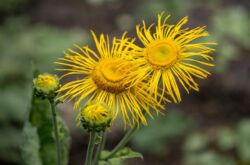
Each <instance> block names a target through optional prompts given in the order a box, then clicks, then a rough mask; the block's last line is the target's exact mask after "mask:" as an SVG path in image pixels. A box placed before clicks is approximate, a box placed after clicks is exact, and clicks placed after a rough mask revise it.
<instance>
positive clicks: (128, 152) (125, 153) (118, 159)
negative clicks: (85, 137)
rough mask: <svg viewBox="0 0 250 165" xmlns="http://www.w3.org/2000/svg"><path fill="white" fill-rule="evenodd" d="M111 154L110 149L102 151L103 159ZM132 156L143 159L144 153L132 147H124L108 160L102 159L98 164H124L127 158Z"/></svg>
mask: <svg viewBox="0 0 250 165" xmlns="http://www.w3.org/2000/svg"><path fill="white" fill-rule="evenodd" d="M109 154H110V152H109V151H106V150H104V151H102V153H101V159H102V158H104V157H106V156H108V155H109ZM131 158H141V159H143V155H142V154H141V153H139V152H135V151H133V150H132V149H130V148H123V149H121V150H120V151H118V152H117V153H116V154H115V155H114V156H113V157H112V158H110V159H108V160H101V161H99V162H98V165H122V162H123V161H124V160H126V159H131Z"/></svg>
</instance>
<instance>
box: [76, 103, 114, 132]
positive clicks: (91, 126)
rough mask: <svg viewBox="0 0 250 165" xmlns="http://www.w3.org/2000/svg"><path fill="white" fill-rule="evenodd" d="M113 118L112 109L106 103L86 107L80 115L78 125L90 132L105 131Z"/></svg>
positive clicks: (91, 104)
mask: <svg viewBox="0 0 250 165" xmlns="http://www.w3.org/2000/svg"><path fill="white" fill-rule="evenodd" d="M111 119H112V116H111V112H110V108H109V107H108V106H107V105H105V104H104V103H90V104H88V105H85V106H84V107H83V108H82V109H81V111H80V113H79V114H78V117H77V120H78V122H79V123H78V124H79V125H82V126H83V127H84V128H85V129H87V130H88V131H93V130H94V131H97V132H99V131H104V130H105V129H106V128H107V127H109V126H110V122H111Z"/></svg>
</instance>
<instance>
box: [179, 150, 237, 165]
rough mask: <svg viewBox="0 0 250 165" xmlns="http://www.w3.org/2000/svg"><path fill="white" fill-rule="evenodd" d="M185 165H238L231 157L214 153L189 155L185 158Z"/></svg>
mask: <svg viewBox="0 0 250 165" xmlns="http://www.w3.org/2000/svg"><path fill="white" fill-rule="evenodd" d="M183 165H236V163H235V161H234V160H233V159H232V158H230V157H225V156H221V155H219V154H217V153H216V152H214V151H205V152H201V153H196V154H194V153H193V154H190V153H189V154H188V155H186V157H185V158H184V161H183Z"/></svg>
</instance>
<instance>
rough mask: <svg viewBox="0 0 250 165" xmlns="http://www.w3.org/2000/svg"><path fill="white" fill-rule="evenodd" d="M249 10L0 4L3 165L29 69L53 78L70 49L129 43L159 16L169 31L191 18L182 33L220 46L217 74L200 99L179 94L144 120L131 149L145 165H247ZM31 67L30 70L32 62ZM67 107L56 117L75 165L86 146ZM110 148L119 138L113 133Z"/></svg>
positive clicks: (164, 0) (171, 3)
mask: <svg viewBox="0 0 250 165" xmlns="http://www.w3.org/2000/svg"><path fill="white" fill-rule="evenodd" d="M249 9H250V2H249V1H248V0H207V1H205V0H133V1H132V0H60V1H59V0H1V1H0V164H3V165H18V164H20V162H21V154H20V150H19V146H20V144H21V141H22V139H21V137H22V136H21V135H22V127H23V123H24V121H25V116H26V115H27V110H28V108H29V103H30V98H31V94H30V93H31V85H32V73H31V70H32V64H31V63H32V62H33V64H35V65H36V66H37V67H38V68H39V69H40V70H41V71H42V72H49V73H56V72H55V71H54V67H55V66H54V63H53V62H54V61H55V60H56V58H58V57H61V56H63V51H65V50H66V49H67V48H71V47H72V46H73V44H75V43H77V44H80V45H84V44H89V45H90V46H91V47H92V46H93V41H92V40H91V38H90V30H91V29H92V30H94V31H95V32H97V33H98V34H99V33H102V32H103V33H107V34H109V35H111V36H113V35H117V36H120V35H121V34H122V32H123V31H128V32H129V35H130V36H133V35H134V34H135V25H136V24H138V23H140V22H141V21H142V20H143V19H144V20H146V21H147V22H148V24H149V23H152V22H153V21H155V20H156V15H157V14H158V13H160V12H162V11H165V13H166V14H171V15H172V16H171V19H170V22H171V23H176V22H177V21H178V20H179V19H181V18H182V17H184V16H186V15H187V16H189V19H190V21H189V23H188V26H191V27H196V26H203V25H207V29H208V31H209V32H210V34H211V37H210V38H209V40H213V41H216V42H218V46H217V47H216V49H217V51H216V52H215V53H214V54H213V56H214V57H215V64H216V67H214V68H213V70H212V71H211V72H212V73H213V74H212V76H210V77H209V78H208V79H207V80H197V81H198V82H199V84H200V92H199V93H196V92H194V91H192V92H191V94H190V95H187V94H185V93H184V92H183V101H182V103H181V104H178V105H174V104H172V105H169V106H168V107H167V111H166V112H165V116H159V117H156V118H155V119H154V120H150V124H149V126H148V127H143V128H141V130H139V131H138V133H137V134H136V135H135V136H134V138H133V139H132V140H131V142H130V143H129V145H130V147H132V148H133V149H134V150H136V151H138V152H141V153H143V155H144V160H140V159H133V160H129V161H126V162H125V164H133V165H134V164H137V165H140V164H145V165H165V164H167V165H250V149H249V148H250V108H249V107H250V101H249V99H250V97H249V96H250V85H249V82H250V81H249V80H250V56H249V53H250V47H249V46H250V31H249V29H250V20H249V18H250V13H249ZM31 61H32V62H31ZM71 107H72V106H71V104H63V105H61V106H60V107H59V108H60V113H61V115H62V116H63V118H64V119H65V121H66V123H67V125H68V126H69V129H70V133H71V138H72V139H71V149H70V159H69V164H70V165H81V164H83V159H84V156H85V150H86V147H87V142H88V137H87V135H86V134H85V133H84V132H83V131H82V130H81V129H79V128H77V127H76V126H75V117H74V113H75V112H73V111H72V109H71ZM108 134H109V138H108V141H107V148H108V149H111V148H112V147H113V146H114V145H115V144H116V143H117V142H118V141H119V139H120V138H121V137H122V136H123V134H124V130H123V129H122V127H121V126H120V125H119V124H117V125H115V126H114V128H112V129H110V130H109V133H108Z"/></svg>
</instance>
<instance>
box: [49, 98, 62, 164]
mask: <svg viewBox="0 0 250 165" xmlns="http://www.w3.org/2000/svg"><path fill="white" fill-rule="evenodd" d="M49 102H50V106H51V111H52V122H53V127H54V133H55V141H56V151H57V165H61V145H60V140H59V134H58V127H57V120H56V109H55V108H56V107H55V106H56V104H55V102H54V100H49Z"/></svg>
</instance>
